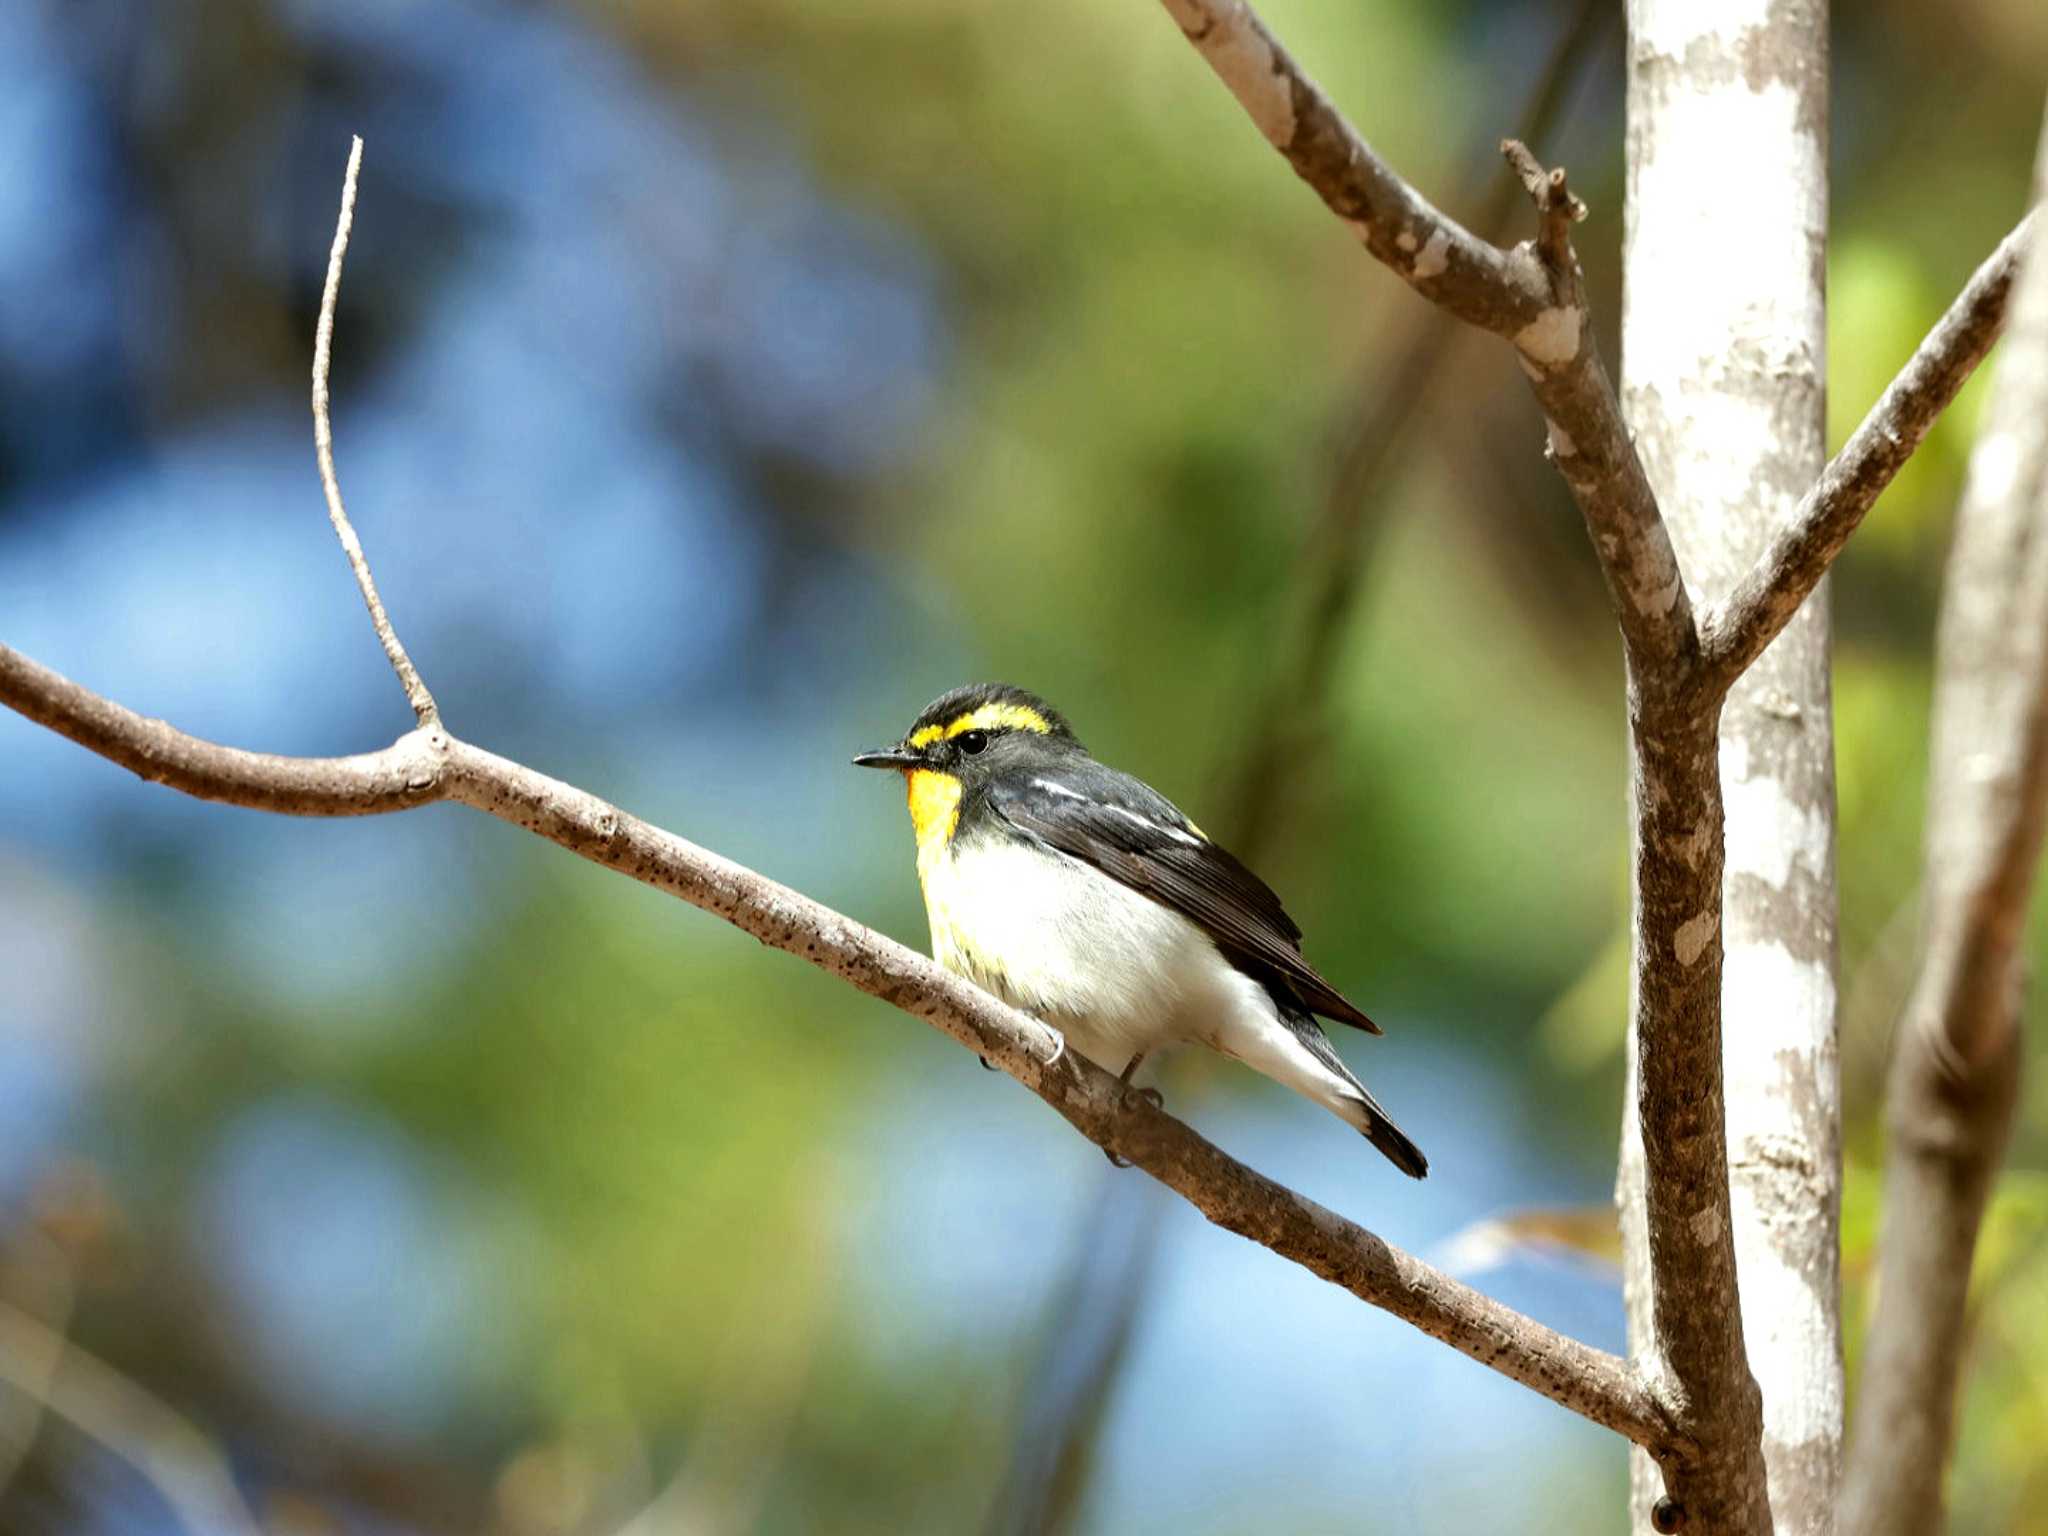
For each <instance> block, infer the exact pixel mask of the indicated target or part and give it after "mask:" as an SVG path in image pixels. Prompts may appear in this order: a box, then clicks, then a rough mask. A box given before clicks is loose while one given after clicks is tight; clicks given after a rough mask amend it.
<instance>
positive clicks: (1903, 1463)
mask: <svg viewBox="0 0 2048 1536" xmlns="http://www.w3.org/2000/svg"><path fill="white" fill-rule="evenodd" d="M2034 185H2035V195H2036V197H2037V198H2040V197H2043V196H2048V121H2044V123H2043V127H2042V137H2041V149H2040V158H2039V162H2038V164H2037V167H2036V170H2035V182H2034ZM2039 218H2040V215H2039V214H2036V215H2035V219H2036V220H2037V221H2038V220H2039ZM2010 243H2011V242H2008V244H2010ZM1932 737H1933V740H1932V747H1931V762H1930V765H1929V776H1928V792H1927V806H1928V810H1927V859H1926V869H1927V876H1926V902H1925V917H1924V922H1925V933H1924V942H1923V944H1922V946H1921V954H1922V958H1921V968H1920V973H1919V976H1918V977H1917V979H1916V980H1915V982H1914V985H1913V989H1912V992H1911V994H1910V998H1909V1001H1908V1003H1907V1006H1906V1010H1905V1014H1904V1017H1903V1019H1902V1021H1901V1024H1900V1028H1899V1033H1898V1040H1897V1043H1896V1047H1895V1054H1894V1056H1893V1061H1892V1073H1891V1081H1890V1084H1889V1095H1888V1105H1887V1110H1888V1112H1887V1120H1888V1122H1889V1141H1890V1146H1889V1151H1888V1156H1887V1159H1886V1168H1885V1193H1884V1219H1883V1228H1882V1239H1881V1245H1880V1249H1879V1254H1878V1261H1879V1271H1878V1291H1877V1295H1878V1302H1877V1314H1876V1317H1875V1319H1874V1320H1873V1322H1872V1324H1871V1330H1870V1339H1869V1343H1868V1345H1867V1347H1866V1350H1865V1355H1864V1365H1863V1379H1862V1385H1861V1391H1860V1397H1859V1400H1858V1403H1857V1415H1856V1426H1857V1430H1856V1438H1855V1441H1854V1444H1853V1445H1852V1447H1851V1454H1850V1458H1849V1467H1848V1475H1847V1478H1846V1483H1845V1488H1844V1494H1843V1500H1842V1508H1843V1519H1842V1524H1841V1529H1843V1530H1845V1531H1858V1532H1867V1533H1870V1536H1910V1533H1918V1532H1921V1531H1933V1530H1939V1529H1940V1528H1941V1526H1942V1472H1943V1469H1944V1468H1945V1467H1946V1465H1947V1463H1948V1459H1949V1454H1950V1451H1951V1449H1952V1447H1953V1441H1954V1434H1955V1422H1954V1405H1955V1396H1956V1385H1957V1382H1958V1380H1959V1378H1960V1376H1961V1373H1962V1364H1963V1356H1964V1353H1965V1342H1966V1334H1967V1321H1968V1302H1969V1281H1970V1268H1971V1258H1972V1256H1973V1254H1974V1253H1975V1251H1976V1245H1977V1232H1978V1227H1979V1225H1980V1223H1981V1221H1982V1219H1983V1215H1984V1207H1985V1203H1986V1201H1987V1200H1988V1199H1989V1197H1990V1193H1991V1186H1992V1183H1993V1181H1994V1180H1995V1179H1996V1178H1997V1175H1998V1169H1999V1165H2000V1163H2001V1162H2002V1161H2003V1159H2004V1155H2005V1148H2006V1143H2007V1141H2008V1139H2009V1137H2010V1134H2011V1125H2012V1113H2013V1106H2014V1103H2015V1101H2016V1099H2017V1097H2018V1089H2019V1076H2020V1061H2021V1056H2022V1051H2021V1041H2020V1034H2021V1030H2020V1002H2021V992H2022V976H2021V973H2022V970H2023V959H2022V954H2023V948H2024V936H2025V929H2026V919H2027V909H2028V905H2029V903H2030V901H2031V898H2032V894H2033V888H2034V881H2035V876H2036V873H2037V871H2038V870H2039V868H2040V863H2041V846H2042V834H2043V829H2044V826H2048V260H2042V259H2041V246H2040V241H2039V240H2038V238H2037V240H2036V242H2035V253H2034V254H2033V256H2031V257H2030V258H2029V259H2028V260H2027V261H2026V263H2025V270H2024V272H2023V274H2022V275H2021V276H2020V277H2019V279H2018V286H2017V290H2016V292H2015V293H2014V296H2013V300H2012V335H2011V338H2010V340H2008V341H2007V343H2006V350H2005V352H2004V354H2003V356H2002V357H2001V359H2000V362H1999V368H1998V378H1997V390H1996V392H1995V393H1994V394H1993V396H1992V398H1991V402H1990V405H1989V407H1988V409H1987V412H1986V417H1985V422H1984V427H1983V432H1982V435H1981V437H1980V438H1979V440H1978V443H1977V447H1976V450H1975V452H1974V453H1973V454H1972V456H1971V459H1970V475H1969V483H1968V485H1967V486H1966V487H1965V489H1964V493H1963V503H1962V508H1961V510H1960V512H1959V513H1958V515H1957V518H1956V532H1955V542H1954V546H1953V548H1952V549H1951V551H1950V553H1949V565H1948V575H1947V582H1946V587H1945V590H1944V593H1943V598H1942V617H1941V630H1940V634H1939V637H1938V640H1937V645H1936V658H1935V695H1934V722H1933V730H1932Z"/></svg>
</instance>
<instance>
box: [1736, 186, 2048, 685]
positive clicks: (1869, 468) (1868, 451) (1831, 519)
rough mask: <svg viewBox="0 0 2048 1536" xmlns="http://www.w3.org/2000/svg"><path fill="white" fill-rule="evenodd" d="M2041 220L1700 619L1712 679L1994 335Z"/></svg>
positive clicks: (1741, 663)
mask: <svg viewBox="0 0 2048 1536" xmlns="http://www.w3.org/2000/svg"><path fill="white" fill-rule="evenodd" d="M2041 223H2042V216H2041V214H2040V213H2039V212H2038V211H2037V212H2034V213H2030V214H2028V215H2027V217H2025V218H2023V219H2022V220H2020V222H2019V225H2018V226H2017V227H2016V228H2015V229H2014V230H2013V231H2012V233H2011V234H2009V235H2007V236H2006V237H2005V239H2004V240H2002V241H2000V242H1999V245H1998V249H1997V250H1995V251H1993V252H1992V253H1991V254H1990V255H1989V256H1988V257H1986V258H1985V260H1984V263H1983V265H1981V266H1979V267H1978V268H1977V270H1976V272H1974V273H1973V274H1972V275H1971V277H1970V281H1969V282H1968V283H1967V284H1965V285H1964V287H1963V291H1962V292H1961V293H1959V294H1958V295H1956V300H1955V302H1954V303H1953V304H1951V305H1949V307H1948V312H1947V313H1946V314H1944V315H1943V316H1942V317H1941V319H1940V321H1939V322H1938V323H1937V324H1936V325H1935V327H1934V329H1933V330H1931V331H1929V332H1928V333H1927V338H1926V340H1924V341H1922V342H1921V343H1920V347H1919V350H1918V351H1916V352H1915V353H1914V354H1913V356H1912V359H1911V360H1910V361H1909V362H1908V363H1907V364H1906V366H1905V367H1904V368H1902V369H1900V370H1899V375H1898V377H1897V378H1895V379H1893V380H1892V382H1891V383H1890V385H1888V386H1887V387H1886V389H1885V392H1884V393H1883V394H1882V395H1881V396H1879V397H1878V401H1877V403H1876V404H1875V405H1873V406H1872V407H1871V408H1870V413H1869V414H1868V415H1867V416H1865V417H1864V418H1863V422H1862V425H1860V426H1858V427H1857V429H1856V430H1855V432H1854V433H1852V434H1851V435H1850V438H1849V441H1848V442H1846V443H1844V444H1843V445H1842V450H1841V452H1839V453H1837V454H1836V455H1835V456H1834V458H1833V459H1832V460H1831V461H1830V462H1829V464H1828V467H1827V468H1826V470H1824V471H1823V472H1822V474H1821V477H1820V479H1819V480H1818V481H1816V482H1815V483H1814V486H1813V489H1812V490H1810V491H1808V492H1807V493H1806V497H1805V499H1804V500H1803V501H1801V502H1800V504H1799V509H1798V511H1797V512H1795V513H1794V514H1793V517H1792V520H1791V522H1790V523H1788V524H1787V525H1786V527H1785V528H1784V530H1783V531H1782V532H1781V533H1779V534H1778V536H1777V537H1776V538H1775V539H1773V540H1772V541H1771V547H1770V549H1769V550H1768V551H1767V552H1766V553H1765V555H1764V557H1763V558H1762V559H1761V560H1759V561H1758V562H1757V564H1756V566H1755V567H1754V568H1753V569H1752V570H1751V571H1750V573H1749V574H1748V575H1747V576H1745V577H1744V578H1743V580H1742V584H1741V585H1740V586H1738V587H1737V588H1736V589H1735V591H1734V592H1733V593H1731V594H1730V595H1729V598H1728V602H1727V604H1726V605H1725V606H1724V607H1722V608H1719V609H1717V610H1715V611H1714V612H1713V613H1711V614H1709V615H1708V616H1707V617H1706V618H1705V620H1704V621H1703V622H1702V625H1701V631H1702V633H1701V638H1700V645H1701V649H1702V651H1703V652H1704V653H1705V654H1704V656H1703V658H1702V659H1703V662H1704V665H1705V668H1706V670H1707V671H1708V673H1709V674H1710V675H1711V676H1713V677H1714V678H1716V679H1717V680H1718V681H1719V683H1720V684H1721V686H1724V687H1725V686H1726V685H1727V684H1728V683H1731V682H1733V681H1734V680H1735V679H1736V678H1737V677H1739V676H1741V674H1742V673H1743V672H1744V671H1746V670H1747V669H1748V667H1749V665H1750V663H1751V662H1753V661H1755V660H1756V658H1757V657H1759V656H1761V655H1762V654H1763V652H1764V648H1765V647H1766V646H1768V645H1769V644H1770V643H1771V641H1773V640H1774V639H1776V638H1777V636H1778V632H1779V631H1780V630H1782V629H1783V628H1784V627H1785V625H1786V623H1787V622H1788V621H1789V620H1790V619H1791V617H1792V615H1793V614H1794V613H1796V612H1798V611H1799V605H1800V604H1801V603H1803V602H1805V601H1806V598H1807V594H1808V593H1810V592H1812V591H1813V589H1814V587H1815V585H1816V584H1818V582H1819V581H1820V578H1821V577H1822V575H1823V574H1825V573H1826V571H1827V569H1828V567H1829V566H1830V565H1832V564H1833V563H1834V559H1835V556H1836V555H1838V554H1840V553H1841V551H1842V546H1843V545H1845V544H1847V543H1848V542H1849V535H1850V534H1852V533H1854V532H1855V531H1856V528H1857V525H1858V524H1859V523H1861V522H1862V521H1863V515H1864V514H1865V513H1866V512H1868V511H1869V510H1870V508H1871V506H1872V504H1873V503H1875V502H1876V500H1877V498H1878V497H1879V496H1880V495H1881V494H1883V491H1884V488H1885V487H1886V486H1888V485H1890V484H1891V482H1892V477H1893V476H1894V475H1896V474H1897V473H1898V472H1899V470H1900V468H1901V467H1902V466H1903V465H1904V464H1905V462H1906V460H1908V459H1909V458H1911V457H1912V456H1913V452H1914V450H1915V449H1917V448H1918V447H1919V446H1920V443H1921V440H1922V439H1923V438H1925V437H1926V436H1927V433H1928V431H1929V429H1931V428H1932V427H1933V425H1934V423H1935V422H1936V420H1938V419H1939V418H1940V416H1941V413H1942V412H1943V411H1944V410H1946V409H1947V408H1948V405H1949V402H1950V401H1951V400H1953V399H1955V397H1956V393H1957V391H1958V390H1960V389H1961V388H1962V387H1963V385H1964V384H1965V383H1967V382H1968V380H1969V377H1970V375H1971V374H1972V373H1974V372H1975V371H1976V368H1977V365H1978V364H1979V363H1980V362H1982V361H1983V360H1984V355H1985V354H1986V353H1987V352H1989V351H1990V350H1991V345H1992V343H1993V342H1995V341H1997V340H1998V334H1999V330H2000V328H2001V327H2002V326H2003V325H2004V323H2005V313H2006V304H2007V300H2008V297H2009V296H2010V294H2011V292H2012V286H2013V276H2014V274H2015V272H2017V271H2018V269H2019V265H2020V258H2021V256H2022V255H2023V254H2024V253H2025V251H2026V249H2027V246H2028V243H2029V241H2032V240H2034V239H2035V238H2036V236H2035V231H2036V230H2038V228H2039V227H2040V225H2041Z"/></svg>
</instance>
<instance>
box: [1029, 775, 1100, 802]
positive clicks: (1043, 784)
mask: <svg viewBox="0 0 2048 1536" xmlns="http://www.w3.org/2000/svg"><path fill="white" fill-rule="evenodd" d="M1031 782H1032V783H1034V784H1036V785H1037V786H1038V787H1039V788H1040V789H1042V790H1044V791H1045V792H1046V793H1047V794H1049V795H1064V796H1066V797H1067V798H1068V799H1069V800H1086V799H1087V798H1088V797H1087V796H1086V795H1084V794H1082V793H1081V792H1080V791H1079V790H1078V789H1069V788H1067V786H1066V785H1064V784H1059V783H1055V782H1054V781H1053V780H1051V779H1033V780H1032V781H1031Z"/></svg>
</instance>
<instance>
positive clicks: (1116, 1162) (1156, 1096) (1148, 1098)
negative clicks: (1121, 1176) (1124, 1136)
mask: <svg viewBox="0 0 2048 1536" xmlns="http://www.w3.org/2000/svg"><path fill="white" fill-rule="evenodd" d="M1143 1060H1144V1057H1142V1056H1134V1057H1132V1058H1131V1062H1130V1065H1129V1066H1127V1067H1125V1068H1124V1069H1123V1071H1122V1072H1121V1073H1119V1074H1118V1076H1117V1082H1118V1083H1119V1084H1120V1085H1121V1086H1122V1088H1123V1107H1124V1108H1125V1109H1129V1108H1130V1107H1131V1105H1132V1103H1133V1102H1134V1101H1143V1102H1144V1103H1146V1104H1149V1105H1151V1106H1152V1107H1153V1108H1154V1109H1164V1108H1165V1107H1166V1095H1165V1094H1163V1093H1161V1092H1160V1091H1159V1090H1158V1089H1157V1088H1133V1087H1132V1086H1131V1074H1132V1073H1133V1072H1135V1071H1137V1070H1138V1063H1139V1062H1140V1061H1143ZM1102 1155H1103V1156H1104V1157H1106V1158H1108V1159H1109V1166H1110V1167H1112V1168H1128V1167H1130V1166H1131V1165H1130V1163H1129V1162H1128V1161H1127V1160H1126V1159H1124V1158H1121V1157H1118V1156H1117V1155H1116V1153H1114V1152H1112V1151H1110V1150H1109V1148H1107V1147H1104V1148H1103V1149H1102Z"/></svg>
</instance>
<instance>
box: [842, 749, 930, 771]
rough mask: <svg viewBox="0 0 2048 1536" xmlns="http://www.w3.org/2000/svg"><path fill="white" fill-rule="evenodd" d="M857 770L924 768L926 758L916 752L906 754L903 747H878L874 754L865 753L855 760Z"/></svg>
mask: <svg viewBox="0 0 2048 1536" xmlns="http://www.w3.org/2000/svg"><path fill="white" fill-rule="evenodd" d="M853 765H854V767H856V768H899V769H906V770H907V769H911V768H922V767H923V766H924V758H923V757H921V756H920V755H919V754H917V753H915V752H906V751H904V750H903V749H902V748H901V747H877V748H876V749H875V750H874V751H872V752H863V753H861V755H860V756H859V757H856V758H855V759H854V760H853Z"/></svg>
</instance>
